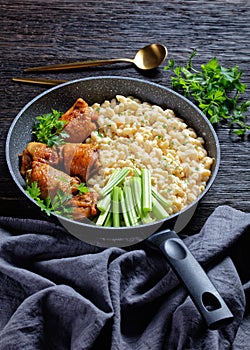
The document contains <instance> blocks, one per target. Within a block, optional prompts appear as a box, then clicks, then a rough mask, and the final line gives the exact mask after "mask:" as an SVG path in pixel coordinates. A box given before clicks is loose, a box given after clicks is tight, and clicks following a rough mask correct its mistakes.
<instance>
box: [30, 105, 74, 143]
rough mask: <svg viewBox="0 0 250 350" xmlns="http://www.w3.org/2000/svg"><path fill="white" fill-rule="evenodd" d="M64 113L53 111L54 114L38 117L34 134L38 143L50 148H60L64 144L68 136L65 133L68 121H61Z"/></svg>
mask: <svg viewBox="0 0 250 350" xmlns="http://www.w3.org/2000/svg"><path fill="white" fill-rule="evenodd" d="M62 114H63V113H61V112H59V111H57V110H55V109H53V110H52V113H47V114H42V115H40V116H38V117H36V122H35V125H34V129H33V134H35V135H36V138H37V141H39V142H42V143H45V144H46V145H48V146H50V147H51V146H58V145H61V144H63V143H64V138H65V137H67V136H68V134H67V133H66V132H65V131H63V128H64V126H65V124H66V123H67V121H65V120H60V117H61V116H62Z"/></svg>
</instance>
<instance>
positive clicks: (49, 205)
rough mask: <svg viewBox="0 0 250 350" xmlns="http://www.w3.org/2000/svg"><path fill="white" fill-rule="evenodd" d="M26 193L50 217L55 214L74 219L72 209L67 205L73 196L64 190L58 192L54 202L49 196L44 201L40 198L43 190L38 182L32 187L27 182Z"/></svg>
mask: <svg viewBox="0 0 250 350" xmlns="http://www.w3.org/2000/svg"><path fill="white" fill-rule="evenodd" d="M26 192H27V193H28V194H29V195H30V196H31V198H33V199H34V200H35V201H36V202H37V204H38V205H39V207H40V209H41V210H42V211H45V213H46V214H47V215H48V216H50V214H51V213H52V212H53V213H55V214H60V215H64V216H66V217H68V218H71V217H72V215H71V213H72V207H71V206H69V205H68V204H67V202H68V201H69V200H70V199H71V198H72V196H71V195H67V194H65V193H64V192H63V191H62V190H58V191H57V194H56V195H55V196H54V198H53V199H52V200H51V199H50V197H49V196H48V197H47V198H46V199H45V200H43V199H41V198H40V195H41V190H40V187H39V186H38V183H37V181H34V182H32V184H31V185H29V183H28V181H26Z"/></svg>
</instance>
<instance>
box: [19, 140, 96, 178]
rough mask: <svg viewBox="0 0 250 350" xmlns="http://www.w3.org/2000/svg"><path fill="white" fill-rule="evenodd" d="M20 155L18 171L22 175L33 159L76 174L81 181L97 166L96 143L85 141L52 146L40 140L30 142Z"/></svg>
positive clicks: (72, 174)
mask: <svg viewBox="0 0 250 350" xmlns="http://www.w3.org/2000/svg"><path fill="white" fill-rule="evenodd" d="M21 157H22V165H21V170H20V172H21V174H22V176H24V177H25V176H26V172H27V170H28V169H30V168H31V164H32V161H35V160H36V161H39V162H42V163H48V164H50V165H52V166H54V167H56V168H57V169H60V170H62V171H64V172H66V174H68V175H71V176H78V177H80V179H81V180H82V182H86V181H87V180H88V178H89V176H90V175H91V174H92V173H94V172H95V171H96V170H97V169H98V166H99V162H98V152H97V145H93V144H86V143H84V144H83V143H66V144H64V145H62V146H59V147H58V148H54V147H53V148H52V147H48V146H46V145H45V144H43V143H40V142H30V143H28V145H27V147H26V149H25V150H24V151H23V153H22V154H21Z"/></svg>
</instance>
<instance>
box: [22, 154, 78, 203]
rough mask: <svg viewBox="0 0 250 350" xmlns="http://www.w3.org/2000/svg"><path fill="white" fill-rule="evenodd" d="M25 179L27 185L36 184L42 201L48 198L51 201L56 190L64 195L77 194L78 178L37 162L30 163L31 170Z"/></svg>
mask: <svg viewBox="0 0 250 350" xmlns="http://www.w3.org/2000/svg"><path fill="white" fill-rule="evenodd" d="M27 179H28V182H29V184H31V183H32V182H34V181H36V182H37V185H38V187H39V188H40V190H41V195H40V197H41V198H42V199H46V198H47V197H48V196H49V197H50V199H53V198H54V197H55V195H56V193H57V192H58V190H61V191H63V192H64V193H65V194H66V195H71V194H72V195H74V194H77V193H78V190H77V188H78V186H79V184H80V180H79V179H78V178H76V177H71V176H69V175H67V174H65V173H64V172H63V171H61V170H58V169H55V168H53V167H52V166H50V165H49V164H47V163H42V162H39V161H33V162H32V166H31V169H30V170H28V171H27Z"/></svg>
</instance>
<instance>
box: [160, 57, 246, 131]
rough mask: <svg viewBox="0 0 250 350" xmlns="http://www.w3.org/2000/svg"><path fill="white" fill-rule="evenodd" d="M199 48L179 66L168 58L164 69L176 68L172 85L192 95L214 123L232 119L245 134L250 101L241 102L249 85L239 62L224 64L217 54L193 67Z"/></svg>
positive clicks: (185, 93) (231, 121)
mask: <svg viewBox="0 0 250 350" xmlns="http://www.w3.org/2000/svg"><path fill="white" fill-rule="evenodd" d="M195 55H196V50H193V52H192V53H191V55H190V57H189V60H188V62H187V63H186V65H185V66H176V67H175V62H174V60H173V59H171V60H169V61H168V65H167V66H165V67H164V70H170V71H172V72H173V74H174V75H173V76H172V77H171V81H172V87H173V89H174V90H177V91H179V92H180V93H182V94H183V95H184V96H185V97H187V98H193V100H194V102H196V104H197V105H198V106H199V108H200V109H201V110H202V111H203V113H204V114H205V115H206V116H207V117H208V119H209V120H210V122H211V123H212V124H215V123H220V122H222V121H227V122H229V125H230V127H233V128H234V130H233V132H234V133H235V134H236V135H245V134H246V133H247V132H248V131H250V125H249V124H247V117H246V115H245V113H247V112H248V107H249V106H250V101H246V102H242V103H240V102H239V98H240V96H241V94H243V93H244V92H245V90H246V85H245V84H243V83H242V82H241V81H240V79H241V76H242V71H240V70H239V67H238V66H234V67H231V68H225V67H222V66H221V65H220V63H219V61H218V60H217V58H216V57H214V58H212V59H211V60H210V61H209V62H207V63H206V64H202V65H201V66H200V70H196V69H194V67H193V58H194V57H195Z"/></svg>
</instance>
